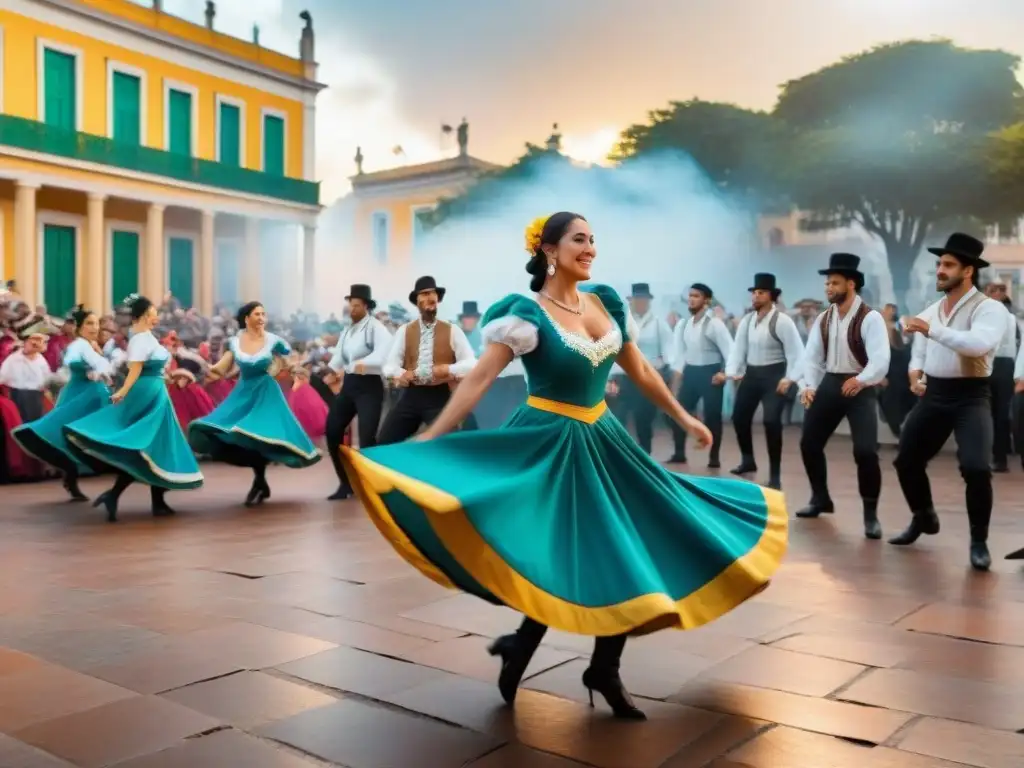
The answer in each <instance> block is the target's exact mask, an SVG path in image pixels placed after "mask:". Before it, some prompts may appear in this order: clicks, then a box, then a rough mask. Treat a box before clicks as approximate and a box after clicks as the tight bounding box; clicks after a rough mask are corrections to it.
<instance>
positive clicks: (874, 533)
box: [864, 499, 882, 541]
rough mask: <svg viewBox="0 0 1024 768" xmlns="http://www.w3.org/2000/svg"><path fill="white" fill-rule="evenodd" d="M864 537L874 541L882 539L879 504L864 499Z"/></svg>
mask: <svg viewBox="0 0 1024 768" xmlns="http://www.w3.org/2000/svg"><path fill="white" fill-rule="evenodd" d="M864 537H865V538H867V539H871V540H872V541H875V540H878V539H880V538H882V524H881V523H879V522H878V502H877V501H871V500H869V499H864Z"/></svg>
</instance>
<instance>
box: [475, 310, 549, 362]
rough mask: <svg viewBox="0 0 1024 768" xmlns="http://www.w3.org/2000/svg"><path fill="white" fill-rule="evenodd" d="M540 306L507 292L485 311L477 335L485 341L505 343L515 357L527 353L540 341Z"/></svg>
mask: <svg viewBox="0 0 1024 768" xmlns="http://www.w3.org/2000/svg"><path fill="white" fill-rule="evenodd" d="M539 314H540V307H539V306H538V304H537V302H536V301H534V300H533V299H529V298H527V297H526V296H521V295H519V294H512V295H510V296H506V297H505V298H504V299H502V300H501V301H499V302H497V303H496V304H493V305H492V306H491V308H490V309H488V310H487V312H486V313H484V318H483V322H482V323H481V327H480V335H481V337H482V338H483V340H484V343H485V344H504V345H505V346H506V347H508V348H509V349H511V350H512V353H513V354H514V355H515V356H516V357H522V356H523V355H528V354H530V353H531V352H533V350H535V349H536V348H537V344H538V343H539V341H540V334H539V332H538V329H539V328H540V318H539Z"/></svg>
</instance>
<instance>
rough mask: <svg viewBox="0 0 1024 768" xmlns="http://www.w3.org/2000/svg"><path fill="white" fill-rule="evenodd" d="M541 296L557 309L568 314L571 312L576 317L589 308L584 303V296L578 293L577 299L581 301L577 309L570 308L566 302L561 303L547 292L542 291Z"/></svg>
mask: <svg viewBox="0 0 1024 768" xmlns="http://www.w3.org/2000/svg"><path fill="white" fill-rule="evenodd" d="M540 295H541V296H543V297H544V298H545V299H547V300H548V301H550V302H551V303H552V304H554V305H555V306H556V307H559V308H561V309H564V310H565V311H566V312H571V313H572V314H574V315H582V314H583V311H584V310H585V309H586V308H587V305H586V304H584V303H583V296H582V295H581V294H580V293H579V292H578V291H577V293H576V298H577V299H578V300H579V304H578V305H577V306H576V307H570V306H569V305H568V304H566V303H565V302H561V301H559V300H558V299H556V298H554V297H553V296H552V295H551V294H550V293H548V292H547V291H541V292H540Z"/></svg>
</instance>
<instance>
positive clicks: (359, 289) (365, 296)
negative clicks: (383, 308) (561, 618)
mask: <svg viewBox="0 0 1024 768" xmlns="http://www.w3.org/2000/svg"><path fill="white" fill-rule="evenodd" d="M349 299H362V300H363V302H365V304H366V306H367V307H368V308H369V310H370V311H371V312H372V311H373V310H374V309H376V308H377V302H376V301H374V300H373V293H372V292H371V291H370V286H368V285H363V284H362V283H356V284H355V285H353V286H352V288H351V289H349V294H348V296H346V297H345V301H348V300H349Z"/></svg>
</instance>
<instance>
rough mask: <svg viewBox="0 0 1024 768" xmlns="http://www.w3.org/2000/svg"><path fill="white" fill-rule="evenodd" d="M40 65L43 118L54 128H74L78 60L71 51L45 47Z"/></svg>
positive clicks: (75, 123)
mask: <svg viewBox="0 0 1024 768" xmlns="http://www.w3.org/2000/svg"><path fill="white" fill-rule="evenodd" d="M43 69H44V72H43V110H44V117H43V119H44V121H45V122H46V124H47V125H52V126H54V127H56V128H63V129H65V130H68V131H74V130H77V129H78V125H77V120H76V114H77V111H78V94H77V93H76V90H77V88H76V74H77V72H76V69H77V62H76V61H75V57H74V55H73V54H70V53H63V52H61V51H54V50H52V49H50V48H46V49H45V50H44V52H43Z"/></svg>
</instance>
